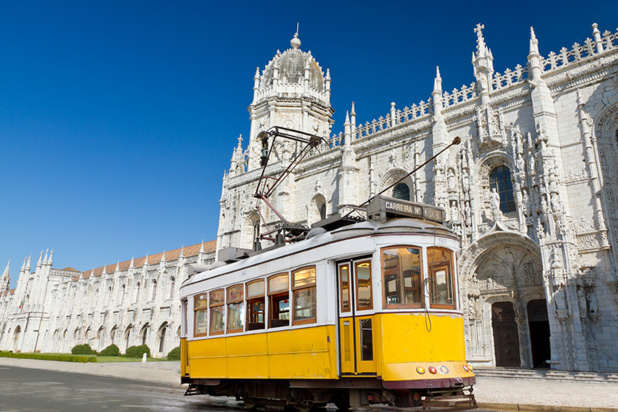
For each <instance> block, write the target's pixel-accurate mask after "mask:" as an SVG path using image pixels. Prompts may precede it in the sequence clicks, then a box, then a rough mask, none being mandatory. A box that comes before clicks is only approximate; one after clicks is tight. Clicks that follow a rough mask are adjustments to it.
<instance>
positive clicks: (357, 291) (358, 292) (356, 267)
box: [354, 260, 373, 311]
mask: <svg viewBox="0 0 618 412" xmlns="http://www.w3.org/2000/svg"><path fill="white" fill-rule="evenodd" d="M366 263H367V264H369V306H361V305H360V296H361V294H360V290H359V287H360V279H359V278H358V273H359V272H358V267H359V266H360V265H363V264H366ZM354 275H355V279H354V280H355V282H354V288H355V291H354V293H355V294H356V310H357V311H361V310H372V309H373V283H372V282H373V280H372V274H371V260H362V261H359V262H354Z"/></svg>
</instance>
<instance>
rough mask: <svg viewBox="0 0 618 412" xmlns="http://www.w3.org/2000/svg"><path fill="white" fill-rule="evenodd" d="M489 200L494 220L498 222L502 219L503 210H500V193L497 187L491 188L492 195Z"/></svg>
mask: <svg viewBox="0 0 618 412" xmlns="http://www.w3.org/2000/svg"><path fill="white" fill-rule="evenodd" d="M490 196H491V197H490V200H489V207H490V208H491V214H492V217H493V218H494V221H496V222H498V221H500V220H502V211H501V210H500V195H499V194H498V192H497V191H496V188H495V187H493V188H492V189H491V195H490Z"/></svg>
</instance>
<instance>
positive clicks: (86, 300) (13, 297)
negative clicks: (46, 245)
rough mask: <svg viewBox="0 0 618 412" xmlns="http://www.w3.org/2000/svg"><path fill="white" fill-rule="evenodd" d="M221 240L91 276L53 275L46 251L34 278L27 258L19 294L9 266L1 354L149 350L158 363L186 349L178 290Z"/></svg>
mask: <svg viewBox="0 0 618 412" xmlns="http://www.w3.org/2000/svg"><path fill="white" fill-rule="evenodd" d="M214 250H215V241H214V240H213V241H210V242H206V243H204V242H202V243H198V244H196V245H193V246H188V247H182V248H180V249H176V250H171V251H167V252H163V253H158V254H156V255H152V256H145V257H142V258H139V259H131V260H128V261H126V262H118V263H116V264H114V265H105V266H102V267H100V268H96V269H92V270H89V271H87V272H80V271H77V270H75V269H72V268H65V269H52V255H53V251H51V252H49V253H48V252H45V255H43V252H41V256H40V257H39V261H38V263H37V264H36V268H35V270H34V272H32V271H31V264H30V261H31V258H30V257H28V258H26V259H24V263H23V265H22V267H21V270H20V271H19V280H18V282H17V288H15V289H11V290H9V289H8V287H9V266H10V262H9V264H8V265H7V266H6V269H5V270H4V274H3V275H2V277H0V350H12V351H15V352H18V351H19V352H71V349H72V348H73V346H75V345H78V344H83V343H88V344H89V345H90V346H91V347H92V349H94V350H97V351H100V350H102V349H104V348H105V347H107V346H108V345H111V344H112V343H113V344H115V345H117V346H118V348H119V349H120V351H121V352H124V351H125V350H126V349H127V348H128V347H129V346H134V345H142V344H146V345H148V347H149V348H150V351H151V355H152V356H154V357H165V356H167V354H168V353H169V351H170V350H172V349H173V348H175V347H176V346H179V345H180V300H179V299H178V296H179V288H180V284H181V283H182V282H183V281H184V280H185V279H186V278H187V276H188V271H189V265H191V264H212V263H214V260H215V259H214Z"/></svg>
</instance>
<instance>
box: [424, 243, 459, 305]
mask: <svg viewBox="0 0 618 412" xmlns="http://www.w3.org/2000/svg"><path fill="white" fill-rule="evenodd" d="M427 263H428V265H429V294H430V302H431V307H433V308H441V309H455V295H454V293H453V270H452V267H453V252H451V251H450V250H447V249H442V248H437V247H430V248H428V249H427Z"/></svg>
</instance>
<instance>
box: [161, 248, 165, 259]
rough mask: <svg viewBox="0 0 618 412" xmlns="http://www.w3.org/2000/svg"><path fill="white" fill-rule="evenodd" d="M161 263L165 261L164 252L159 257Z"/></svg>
mask: <svg viewBox="0 0 618 412" xmlns="http://www.w3.org/2000/svg"><path fill="white" fill-rule="evenodd" d="M161 262H166V260H165V250H164V251H163V255H162V256H161Z"/></svg>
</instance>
